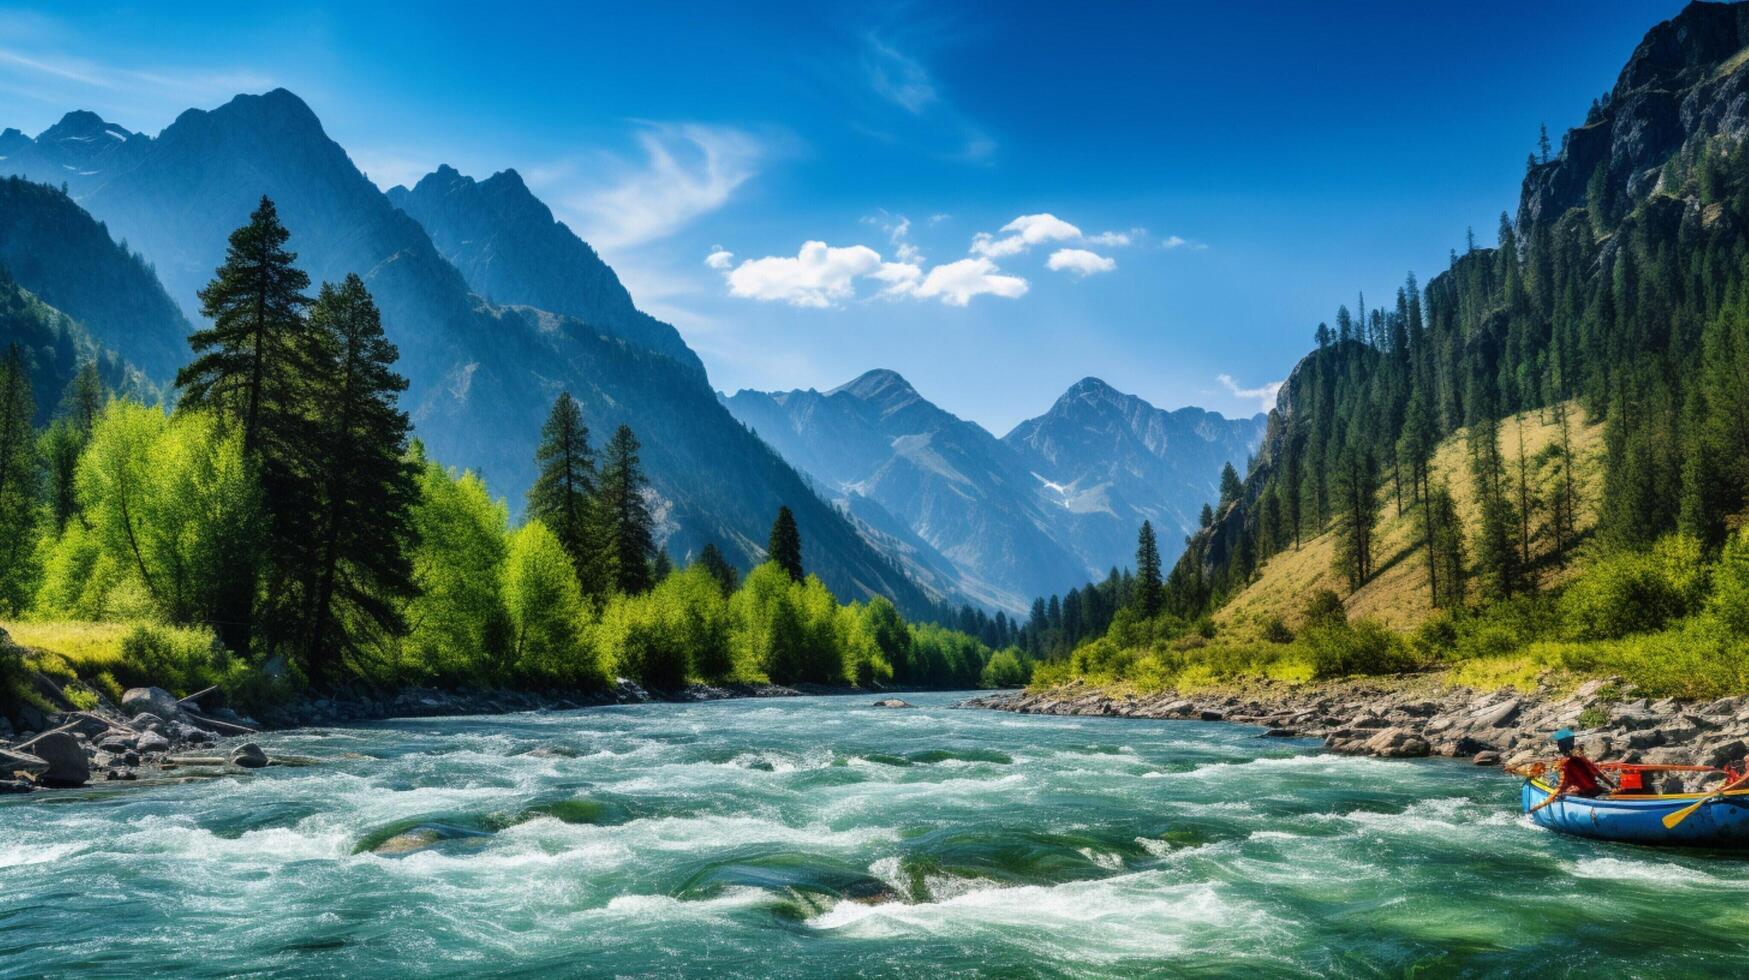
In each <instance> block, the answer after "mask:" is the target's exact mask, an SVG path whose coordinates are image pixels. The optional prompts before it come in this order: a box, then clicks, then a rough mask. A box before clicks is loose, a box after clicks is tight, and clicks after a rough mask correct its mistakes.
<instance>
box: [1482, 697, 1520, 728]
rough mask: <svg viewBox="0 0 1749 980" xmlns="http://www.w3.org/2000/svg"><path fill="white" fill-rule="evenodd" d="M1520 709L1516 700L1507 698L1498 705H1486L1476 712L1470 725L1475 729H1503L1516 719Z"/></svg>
mask: <svg viewBox="0 0 1749 980" xmlns="http://www.w3.org/2000/svg"><path fill="white" fill-rule="evenodd" d="M1521 707H1522V705H1520V703H1519V701H1518V699H1517V698H1507V699H1506V700H1504V701H1502V702H1500V703H1499V704H1493V705H1488V706H1487V707H1484V708H1481V709H1479V710H1478V711H1476V713H1475V715H1474V719H1475V720H1474V721H1473V722H1472V724H1473V725H1474V726H1475V727H1477V728H1503V727H1505V725H1506V724H1507V723H1508V722H1510V721H1511V720H1512V719H1514V718H1516V717H1518V712H1519V709H1520V708H1521Z"/></svg>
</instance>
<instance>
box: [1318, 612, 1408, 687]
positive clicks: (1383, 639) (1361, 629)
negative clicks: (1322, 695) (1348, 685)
mask: <svg viewBox="0 0 1749 980" xmlns="http://www.w3.org/2000/svg"><path fill="white" fill-rule="evenodd" d="M1300 642H1301V644H1302V645H1303V646H1304V647H1305V648H1306V651H1307V652H1308V653H1309V654H1310V656H1311V661H1312V671H1313V676H1314V677H1316V678H1319V679H1327V678H1332V677H1347V676H1350V675H1352V674H1367V675H1374V674H1397V673H1402V672H1403V671H1406V670H1411V669H1413V668H1414V667H1415V666H1416V662H1415V658H1414V657H1413V656H1412V655H1411V654H1410V652H1409V648H1408V644H1406V643H1404V642H1403V638H1402V637H1400V636H1398V635H1397V634H1395V633H1393V632H1391V631H1390V630H1389V629H1387V628H1385V627H1384V626H1382V625H1380V624H1379V623H1377V622H1374V621H1373V620H1370V619H1363V620H1360V621H1358V622H1356V623H1354V624H1352V625H1348V626H1319V627H1315V628H1312V629H1309V630H1304V631H1302V632H1301V634H1300Z"/></svg>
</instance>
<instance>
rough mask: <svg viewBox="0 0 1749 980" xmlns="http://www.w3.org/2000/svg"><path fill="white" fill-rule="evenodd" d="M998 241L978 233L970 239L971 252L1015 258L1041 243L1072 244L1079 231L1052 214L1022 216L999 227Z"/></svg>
mask: <svg viewBox="0 0 1749 980" xmlns="http://www.w3.org/2000/svg"><path fill="white" fill-rule="evenodd" d="M1002 232H1003V235H1002V237H1001V238H998V237H996V236H995V235H992V234H990V233H989V232H987V231H980V232H978V233H977V235H975V236H973V238H972V252H973V253H974V254H976V255H983V256H987V257H989V258H993V259H999V258H1002V257H1004V256H1009V255H1019V254H1020V253H1021V252H1024V251H1026V250H1027V249H1029V248H1031V247H1032V246H1034V245H1040V244H1043V243H1045V242H1062V241H1074V240H1075V239H1078V238H1080V237H1081V229H1079V228H1077V227H1075V226H1074V225H1072V224H1070V223H1068V222H1067V221H1064V220H1063V219H1061V218H1059V217H1057V216H1056V215H1054V214H1023V215H1021V216H1020V217H1018V218H1015V219H1014V220H1013V221H1010V222H1008V223H1007V224H1005V225H1003V226H1002Z"/></svg>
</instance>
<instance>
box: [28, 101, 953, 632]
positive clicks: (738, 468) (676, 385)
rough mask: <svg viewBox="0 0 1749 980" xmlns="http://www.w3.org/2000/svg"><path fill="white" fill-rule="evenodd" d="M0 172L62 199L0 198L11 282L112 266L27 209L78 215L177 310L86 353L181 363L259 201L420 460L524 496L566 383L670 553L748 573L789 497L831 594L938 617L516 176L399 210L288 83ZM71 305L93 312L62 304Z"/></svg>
mask: <svg viewBox="0 0 1749 980" xmlns="http://www.w3.org/2000/svg"><path fill="white" fill-rule="evenodd" d="M0 158H4V159H0V172H6V173H12V174H16V175H20V176H24V177H28V178H31V179H32V180H35V181H41V182H44V183H47V184H50V185H53V186H58V187H64V188H65V191H66V195H65V197H64V198H63V199H61V200H58V201H56V200H51V199H50V197H52V195H49V196H45V195H42V194H32V195H28V198H29V200H28V201H23V202H21V203H19V202H15V204H16V210H18V212H19V213H20V215H23V214H24V212H25V210H26V209H27V208H28V209H30V216H26V217H15V218H11V219H6V220H9V221H10V224H9V225H8V226H7V227H9V228H11V229H13V230H14V231H15V232H16V233H15V234H12V235H10V236H8V239H7V242H8V244H7V246H6V247H7V248H9V249H11V250H13V251H15V252H16V253H19V254H24V255H49V256H53V257H54V261H53V262H50V263H47V265H48V266H49V267H50V268H48V269H46V270H45V269H43V268H34V267H33V268H22V269H15V270H14V276H15V277H16V278H17V280H18V283H19V285H20V286H22V287H23V288H25V289H29V290H36V289H42V290H43V291H44V292H48V291H49V289H48V286H49V284H50V283H51V282H53V281H55V280H54V276H56V275H59V276H65V275H66V270H68V269H73V270H76V269H78V268H80V267H81V266H82V265H83V264H84V263H87V262H89V261H94V259H93V258H92V256H97V257H100V258H101V259H102V260H103V261H105V262H113V261H114V259H115V257H114V255H113V254H112V253H114V252H115V251H116V250H117V249H118V248H119V246H117V245H107V244H103V243H99V242H95V241H84V240H81V241H66V240H63V238H62V237H61V236H58V235H56V234H55V233H54V230H53V229H54V227H55V223H54V222H53V221H49V220H46V219H44V220H38V219H37V217H35V216H36V215H39V214H46V213H50V212H66V211H68V210H69V208H70V207H71V206H72V205H75V204H76V206H77V209H78V210H83V211H84V212H88V213H89V215H90V217H91V218H94V219H97V220H98V221H101V222H102V227H103V228H104V229H105V230H106V231H107V233H108V235H109V236H112V237H113V238H114V239H115V240H116V241H117V242H125V243H126V248H125V249H122V250H121V251H122V254H134V253H137V254H138V255H139V256H141V257H143V260H144V263H149V265H150V268H151V269H153V270H155V272H156V277H157V279H158V280H159V281H160V282H161V283H162V286H163V289H162V290H159V291H160V292H167V293H168V295H169V297H170V298H171V299H172V300H174V302H175V304H177V305H179V306H180V307H181V311H182V312H183V313H185V314H187V316H170V315H167V314H163V313H162V311H160V315H155V316H152V317H145V318H138V319H132V320H128V319H125V318H124V319H121V320H99V319H96V318H93V319H91V320H88V321H86V322H85V326H86V327H87V328H88V329H89V331H90V333H91V334H92V336H93V338H94V339H95V341H96V342H97V343H98V344H101V345H102V346H104V347H105V348H107V349H109V350H111V351H113V352H115V353H116V354H117V355H119V356H120V357H122V358H126V359H128V360H129V361H135V362H138V363H142V364H147V363H149V364H152V365H154V367H155V368H157V369H158V370H159V372H160V373H158V374H157V375H156V377H155V380H157V381H159V382H160V383H162V382H165V381H167V380H169V378H168V373H169V371H170V370H172V369H173V365H174V363H179V360H176V359H174V358H173V357H172V356H166V352H174V351H175V350H177V349H178V348H182V349H185V337H186V333H187V331H188V329H189V328H188V321H189V320H192V319H195V318H196V317H197V315H198V299H197V295H196V294H197V292H198V290H199V289H200V288H201V286H203V285H204V284H205V283H206V281H207V280H208V279H209V278H210V277H211V275H212V273H213V269H214V268H216V267H217V266H218V264H219V262H220V261H221V260H222V259H223V256H224V250H225V242H226V238H227V236H228V235H229V233H230V231H231V230H232V229H234V228H236V227H237V226H238V225H240V224H242V223H243V222H244V221H245V220H246V219H247V217H248V215H249V212H250V211H251V210H252V209H253V208H254V207H255V205H256V203H257V202H258V201H259V199H260V197H261V196H262V195H263V194H266V195H268V196H270V197H272V198H273V200H274V201H275V203H276V204H277V205H278V208H279V213H280V217H281V219H282V220H283V221H284V223H285V224H286V226H287V227H288V228H289V229H290V230H291V234H292V238H291V242H290V247H291V248H292V249H293V250H294V251H296V252H297V253H298V264H299V265H300V266H302V267H303V268H304V269H305V271H307V272H309V273H310V275H311V277H312V278H313V279H314V280H316V281H318V282H320V281H324V280H338V279H340V278H341V277H343V276H344V275H346V274H347V273H349V272H357V273H359V274H360V275H361V276H363V277H364V279H365V282H366V284H367V285H368V286H369V287H370V289H371V292H372V293H373V295H374V296H375V297H376V300H377V303H378V305H379V306H380V307H381V309H382V311H383V321H384V324H385V327H386V329H387V331H388V334H389V337H390V339H391V340H392V341H394V343H395V344H396V345H397V346H398V347H399V348H400V353H401V359H400V362H399V365H398V369H399V370H400V371H401V372H402V373H403V374H404V375H406V376H407V377H408V379H409V380H410V382H411V385H410V387H409V390H408V392H407V394H406V395H405V397H404V401H403V404H404V405H405V406H406V407H407V409H408V410H409V411H410V413H411V414H412V416H413V419H414V423H415V427H416V431H417V434H418V435H419V437H420V438H421V439H423V440H424V442H425V444H426V446H427V449H428V450H429V451H430V453H431V454H432V456H433V457H434V458H436V459H439V460H442V461H445V462H448V463H451V464H454V465H466V466H470V467H474V468H477V469H479V470H480V471H481V472H482V473H483V474H484V475H485V476H486V478H487V480H488V481H489V483H490V485H491V486H492V488H493V489H494V491H496V492H498V493H503V494H506V495H508V497H509V498H510V499H511V500H512V501H516V502H519V501H520V499H521V497H522V494H523V492H524V490H525V489H526V487H527V486H528V485H529V483H530V482H531V480H532V477H533V472H534V464H533V445H534V441H535V439H536V438H537V436H538V434H539V431H540V426H541V424H542V422H543V421H544V420H545V417H546V413H547V410H548V408H549V407H550V406H551V404H552V400H553V399H554V398H555V397H556V396H557V395H558V393H559V392H560V391H565V390H568V391H570V392H571V393H572V395H573V396H575V397H576V398H577V399H578V401H579V402H580V403H581V405H582V407H583V410H584V415H585V419H586V421H587V422H588V424H589V426H590V427H591V429H592V430H593V432H594V435H595V438H596V439H597V440H598V441H599V440H602V439H604V438H605V437H606V435H607V434H608V433H610V432H611V431H612V429H613V428H614V427H616V426H618V425H619V424H621V423H625V424H629V425H630V426H631V427H632V428H633V429H634V430H635V431H636V432H637V434H638V436H639V438H640V439H641V440H642V442H643V462H644V464H645V468H646V470H647V472H648V474H649V477H650V483H651V488H652V491H653V494H654V497H655V498H656V499H655V500H654V501H653V503H654V510H655V512H656V513H657V515H658V516H659V519H660V522H661V526H660V531H661V534H662V537H663V541H664V546H665V548H666V549H667V551H668V552H669V553H670V554H672V555H673V556H675V557H676V558H680V559H684V558H686V557H687V556H688V555H691V554H695V553H696V552H697V551H698V550H699V549H700V548H702V547H703V546H704V545H705V544H706V543H715V544H716V545H717V546H718V547H719V548H721V549H722V550H723V551H724V553H725V554H727V555H728V556H729V557H730V559H731V560H732V561H735V562H736V563H738V564H740V565H742V566H743V567H747V566H751V565H752V564H754V563H756V562H758V561H760V560H762V558H763V544H764V541H765V538H766V532H767V530H768V528H769V527H770V523H771V519H772V515H773V514H775V513H776V511H777V509H778V507H779V506H780V505H785V504H787V505H788V506H789V507H790V508H791V509H792V510H793V511H794V512H795V514H796V519H797V521H798V523H799V524H800V526H801V528H802V530H803V542H804V544H803V547H804V558H805V559H806V561H807V562H808V565H809V567H810V569H811V570H813V571H815V572H817V573H818V574H819V575H820V576H821V578H822V579H823V580H824V581H825V582H826V583H827V585H828V586H829V587H831V588H832V589H833V591H834V592H836V593H837V594H839V595H841V596H844V597H846V598H857V597H867V596H871V595H876V594H881V595H887V596H889V597H891V598H893V599H894V601H895V602H897V603H898V604H899V605H900V607H901V608H903V609H906V610H908V611H911V612H921V611H925V610H927V609H929V608H931V606H932V602H931V599H930V597H929V596H928V595H927V594H926V593H925V592H924V591H923V590H922V589H921V588H919V587H918V586H917V585H916V584H915V583H913V582H911V581H910V580H909V579H908V578H906V577H905V575H904V574H903V573H902V572H900V571H899V570H898V569H897V568H895V567H894V566H893V565H892V564H891V563H890V562H889V561H887V560H886V559H885V558H883V557H882V556H881V555H880V554H879V553H877V552H876V551H875V550H874V549H873V548H872V547H871V546H870V545H869V544H867V543H866V542H865V541H864V540H863V538H862V537H861V536H860V535H859V534H858V533H857V531H856V529H855V527H854V526H853V525H852V524H851V522H850V521H849V520H848V519H846V518H845V517H844V516H843V515H842V514H840V513H839V512H838V511H837V510H836V509H834V508H833V507H831V506H829V505H828V504H827V503H825V502H824V501H822V500H820V499H819V498H818V497H817V496H816V495H815V494H814V493H813V492H812V491H811V489H810V488H809V485H808V484H807V482H805V481H804V480H803V479H802V477H801V476H800V475H799V474H797V473H796V471H795V470H794V469H793V468H792V467H790V466H789V465H788V464H787V463H785V462H784V461H783V460H782V459H781V458H779V457H778V456H777V455H776V454H775V453H773V452H772V451H771V450H770V449H769V448H768V447H767V446H765V445H764V444H763V443H761V442H759V440H758V439H757V438H756V437H754V436H753V435H752V434H751V433H749V432H748V431H747V430H746V429H745V427H743V426H742V425H741V424H739V423H738V422H737V421H736V420H735V419H734V418H733V417H732V416H731V415H730V414H729V413H728V411H727V410H726V409H724V408H723V407H722V405H721V404H720V403H719V402H718V401H717V397H716V393H715V392H714V391H712V390H711V388H710V386H709V384H708V383H707V381H706V378H705V374H704V371H703V368H702V366H701V365H700V364H699V362H698V359H697V357H696V356H694V355H693V354H692V352H691V351H690V350H688V349H687V348H686V347H685V344H684V343H683V342H682V341H681V340H680V338H679V335H678V334H677V333H676V332H675V331H674V330H673V328H672V327H669V326H667V325H666V324H662V323H660V322H659V321H656V320H654V319H653V318H650V317H647V316H645V315H643V314H641V313H639V312H638V311H637V310H636V308H635V307H634V306H632V305H631V301H630V297H629V296H628V295H627V294H626V292H625V290H624V288H623V287H622V286H621V285H620V284H619V281H618V279H617V277H615V276H614V274H613V272H612V270H610V269H608V268H607V266H606V265H604V264H603V263H602V262H601V261H600V259H599V258H598V257H597V256H596V255H595V254H594V252H593V250H591V249H590V248H589V247H588V246H587V245H586V244H584V243H583V242H582V241H581V240H580V239H578V238H576V236H574V235H572V234H571V233H570V232H569V230H568V229H566V228H564V226H563V225H561V224H559V223H557V222H555V221H553V219H552V216H551V212H550V211H549V210H547V208H546V207H545V205H543V204H541V203H540V202H539V201H538V200H536V199H535V198H534V197H533V195H532V194H530V193H529V192H528V190H527V188H526V187H525V186H524V185H523V184H522V181H521V180H520V178H517V177H516V176H515V175H514V174H513V173H510V172H506V173H504V174H500V175H498V176H496V177H493V178H490V179H488V180H486V181H482V182H477V183H476V182H474V181H470V180H467V179H466V178H463V177H462V176H461V175H460V174H458V173H456V172H455V171H453V170H449V169H447V168H446V169H444V170H440V171H439V172H438V173H436V174H433V175H432V176H431V177H430V178H428V179H427V180H425V181H421V182H420V184H419V185H418V186H416V187H414V188H413V189H412V190H410V191H402V192H398V193H397V194H396V195H395V196H396V197H397V198H398V199H400V202H401V203H402V204H404V205H406V206H407V207H408V208H411V209H412V211H413V212H414V213H413V214H410V213H409V212H408V211H407V210H403V209H402V207H399V206H397V204H396V203H395V201H393V200H391V199H390V197H389V195H386V194H384V193H383V192H381V191H379V190H378V189H377V188H376V186H375V185H373V184H372V183H371V182H370V180H369V179H368V178H366V177H365V176H364V174H363V173H361V172H360V171H359V170H358V168H357V167H356V166H354V165H353V163H352V161H351V160H350V159H349V158H348V157H347V155H346V152H345V151H344V150H343V149H342V148H341V147H340V146H339V145H338V144H337V143H335V142H334V141H333V140H331V139H329V138H328V137H327V135H326V133H325V132H324V131H323V130H322V126H321V123H320V121H319V120H318V119H317V118H316V116H315V114H314V113H313V112H311V111H310V109H309V107H308V106H307V105H305V104H304V102H303V101H302V100H300V99H299V98H298V97H297V96H295V95H293V94H292V93H290V92H287V91H285V90H283V89H279V90H274V91H272V92H268V93H266V94H264V95H240V96H238V97H236V98H235V99H233V100H231V101H230V102H229V103H227V104H225V105H224V106H221V107H219V108H217V109H213V110H211V111H204V110H198V109H191V110H189V111H187V112H184V113H183V114H182V115H181V116H179V117H178V118H177V119H176V121H175V122H173V123H172V124H171V125H170V126H168V127H167V128H165V129H164V131H163V132H161V133H160V134H158V135H157V136H155V137H152V136H146V135H143V134H140V133H133V132H129V131H128V130H126V129H124V128H122V127H120V126H116V125H113V124H110V123H108V122H106V121H104V120H103V119H101V118H100V117H98V116H96V115H94V114H92V113H89V112H74V113H69V114H68V115H67V116H66V117H65V118H64V119H62V120H61V122H59V123H57V124H56V125H55V126H53V127H50V128H49V129H48V130H46V131H44V132H43V133H42V134H41V135H39V136H38V137H36V138H35V139H31V138H29V137H26V136H24V135H23V134H21V133H19V132H18V131H17V130H6V131H5V132H4V133H0ZM68 199H70V200H68ZM414 214H417V215H419V216H420V217H422V218H423V219H424V220H427V221H430V222H431V224H432V230H427V228H426V227H425V226H424V225H422V224H421V221H420V220H419V218H416V217H415V216H414ZM438 243H441V246H440V245H439V244H438ZM100 246H101V247H100ZM0 261H3V260H0ZM50 273H53V275H51V274H50ZM95 291H96V290H95V288H93V289H90V290H88V292H95ZM135 291H137V292H140V293H141V294H142V295H144V294H151V293H152V292H153V290H152V289H150V288H148V287H147V286H145V285H136V287H135ZM487 295H489V296H491V297H492V299H491V300H488V299H487V298H486V296H487ZM76 300H77V301H79V302H86V303H88V304H89V303H91V301H92V298H91V297H89V296H82V297H68V298H66V299H65V300H64V302H65V303H66V305H67V306H68V307H72V306H74V305H76V303H75V301H76ZM535 304H544V305H535ZM166 361H171V363H169V364H166V363H165V362H166Z"/></svg>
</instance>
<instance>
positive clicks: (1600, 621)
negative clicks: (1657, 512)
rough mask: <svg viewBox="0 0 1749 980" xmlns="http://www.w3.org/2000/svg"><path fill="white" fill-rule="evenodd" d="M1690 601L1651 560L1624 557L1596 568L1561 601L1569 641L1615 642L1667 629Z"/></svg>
mask: <svg viewBox="0 0 1749 980" xmlns="http://www.w3.org/2000/svg"><path fill="white" fill-rule="evenodd" d="M1685 604H1686V598H1685V596H1684V594H1683V592H1682V591H1681V589H1680V588H1679V587H1678V586H1677V585H1676V584H1673V583H1672V581H1671V579H1670V578H1669V577H1668V576H1667V575H1666V574H1665V569H1664V567H1663V566H1662V564H1661V563H1660V562H1659V561H1658V560H1656V559H1655V558H1653V557H1652V556H1650V555H1643V554H1620V555H1612V556H1611V557H1609V558H1605V559H1604V560H1602V561H1600V562H1598V563H1597V564H1596V565H1593V566H1592V567H1591V569H1590V570H1589V571H1587V572H1586V573H1585V574H1584V575H1583V576H1581V577H1580V578H1579V580H1578V581H1576V582H1574V583H1573V584H1572V585H1570V586H1568V587H1567V591H1566V593H1565V594H1564V595H1563V596H1562V597H1561V617H1562V620H1563V622H1564V624H1565V632H1566V635H1567V636H1568V637H1569V638H1571V639H1575V640H1614V639H1619V638H1620V637H1624V636H1629V635H1631V634H1635V633H1651V632H1655V631H1657V630H1660V629H1663V628H1664V625H1665V624H1666V623H1668V622H1669V621H1670V620H1672V619H1674V618H1676V617H1677V616H1680V615H1682V613H1683V610H1684V608H1685Z"/></svg>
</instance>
